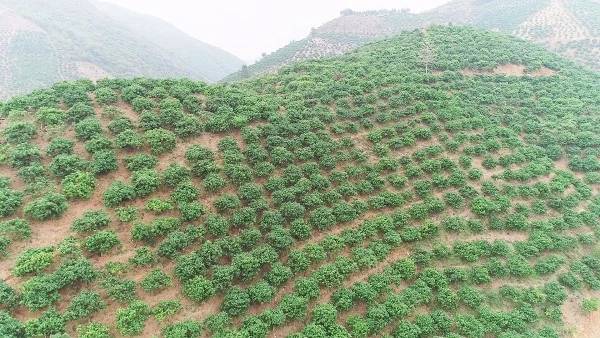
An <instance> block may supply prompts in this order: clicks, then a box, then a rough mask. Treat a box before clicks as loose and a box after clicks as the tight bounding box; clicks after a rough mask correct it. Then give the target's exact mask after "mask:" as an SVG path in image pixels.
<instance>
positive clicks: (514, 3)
mask: <svg viewBox="0 0 600 338" xmlns="http://www.w3.org/2000/svg"><path fill="white" fill-rule="evenodd" d="M598 17H600V3H598V2H597V1H593V0H527V1H522V0H454V1H451V2H449V3H448V4H446V5H443V6H440V7H438V8H435V9H433V10H430V11H427V12H424V13H421V14H414V13H411V12H409V11H408V10H389V11H388V10H381V11H368V12H354V11H351V10H346V11H343V12H342V13H341V16H340V17H338V18H336V19H334V20H332V21H330V22H327V23H325V24H324V25H322V26H320V27H318V28H315V29H313V30H312V32H311V33H310V35H309V36H308V37H306V38H305V39H302V40H300V41H294V42H291V43H290V44H289V45H287V46H284V47H282V48H281V49H279V50H277V51H275V52H273V53H271V54H268V55H266V56H265V57H264V58H262V59H261V60H259V61H258V62H256V63H255V64H253V65H250V66H248V67H247V68H244V70H243V71H240V72H237V73H234V74H232V75H230V76H229V77H227V78H226V79H227V80H235V79H240V78H247V77H249V76H253V75H256V74H261V73H264V72H272V71H274V70H276V69H279V68H280V67H282V66H285V65H289V64H292V63H295V62H298V61H300V60H307V59H315V58H321V57H331V56H336V55H341V54H343V53H346V52H348V51H350V50H353V49H355V48H357V47H358V46H362V45H364V44H365V43H368V42H371V41H375V40H379V39H382V38H386V37H390V36H393V35H395V34H398V33H399V32H401V31H405V30H412V29H416V28H422V27H427V26H430V25H441V24H444V25H446V24H454V25H470V26H475V27H480V28H483V29H490V30H495V31H500V32H504V33H508V34H512V35H514V36H517V37H520V38H523V39H526V40H529V41H532V42H535V43H537V44H539V45H541V46H544V47H545V48H547V49H548V50H551V51H553V52H556V53H559V54H561V55H563V56H565V57H567V58H569V59H572V60H574V61H576V62H578V63H579V64H582V65H585V66H587V67H590V68H592V69H594V70H600V61H598V60H600V24H599V20H598Z"/></svg>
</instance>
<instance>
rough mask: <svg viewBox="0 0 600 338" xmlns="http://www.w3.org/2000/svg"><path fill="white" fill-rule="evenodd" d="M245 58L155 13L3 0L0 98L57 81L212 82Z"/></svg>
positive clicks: (64, 0) (58, 0)
mask: <svg viewBox="0 0 600 338" xmlns="http://www.w3.org/2000/svg"><path fill="white" fill-rule="evenodd" d="M242 64H243V62H242V61H241V60H240V59H238V58H237V57H235V56H233V55H232V54H230V53H228V52H225V51H223V50H221V49H219V48H217V47H214V46H211V45H208V44H206V43H203V42H201V41H198V40H196V39H194V38H192V37H190V36H188V35H186V34H185V33H183V32H181V31H179V30H178V29H177V28H175V27H173V26H172V25H170V24H168V23H166V22H164V21H161V20H159V19H157V18H154V17H150V16H146V15H141V14H137V13H134V12H131V11H128V10H125V9H122V8H120V7H118V6H115V5H109V4H104V3H101V2H91V1H88V0H83V1H82V0H53V1H52V2H47V1H42V0H28V1H20V0H0V98H6V97H9V96H11V95H15V94H19V93H24V92H27V91H31V90H33V89H37V88H41V87H46V86H49V85H51V84H52V83H54V82H56V81H61V80H69V79H78V78H91V79H98V78H103V77H107V76H112V77H135V76H151V77H159V78H164V77H188V78H192V79H196V80H204V81H217V80H219V79H221V78H223V77H224V76H225V75H227V74H230V73H231V72H233V71H235V70H237V69H239V68H240V67H241V66H242Z"/></svg>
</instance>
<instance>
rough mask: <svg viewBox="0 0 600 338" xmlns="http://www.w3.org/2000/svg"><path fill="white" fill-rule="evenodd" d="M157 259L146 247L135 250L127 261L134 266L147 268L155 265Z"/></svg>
mask: <svg viewBox="0 0 600 338" xmlns="http://www.w3.org/2000/svg"><path fill="white" fill-rule="evenodd" d="M157 260H158V257H157V256H156V255H155V254H154V253H153V252H152V250H151V249H150V248H148V247H140V248H137V249H136V250H135V254H134V255H133V257H131V258H130V259H129V263H130V264H133V265H135V266H149V265H152V264H154V263H156V262H157Z"/></svg>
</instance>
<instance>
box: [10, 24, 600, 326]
mask: <svg viewBox="0 0 600 338" xmlns="http://www.w3.org/2000/svg"><path fill="white" fill-rule="evenodd" d="M0 112H1V114H2V117H3V118H2V119H1V120H0V130H1V134H2V137H3V142H4V143H2V144H1V145H0V176H2V177H1V178H0V202H1V203H0V217H2V218H0V253H1V254H2V258H1V259H0V277H1V278H0V336H9V337H10V336H16V337H22V336H50V335H52V334H59V333H63V332H67V333H68V334H69V335H71V336H75V335H77V336H79V337H109V336H111V335H112V336H135V335H140V336H144V337H149V336H157V335H159V334H160V335H161V336H163V337H167V338H174V337H201V336H209V335H213V336H220V337H223V336H226V337H264V336H269V337H283V336H286V335H289V334H291V335H292V336H293V337H307V338H308V337H311V338H312V337H349V336H350V335H351V336H353V337H365V336H374V337H381V336H384V335H386V334H391V335H393V336H394V337H411V336H412V337H415V336H416V337H430V336H431V337H434V336H445V337H454V336H456V337H459V336H460V337H469V338H470V337H536V338H551V337H570V336H574V337H594V336H595V335H594V334H595V333H596V332H598V320H597V319H598V313H597V312H595V313H592V314H588V313H587V312H584V311H591V312H593V309H594V307H597V306H598V304H597V300H594V299H595V298H597V297H599V296H600V294H599V292H598V291H597V290H599V289H600V255H599V254H598V252H600V251H599V250H598V249H599V248H600V245H599V242H598V240H599V236H600V231H599V230H600V228H599V223H598V222H599V218H600V196H599V193H600V158H599V154H600V136H599V135H600V75H599V74H598V73H595V72H591V71H589V70H586V69H584V68H583V67H579V66H577V65H575V64H574V63H572V62H570V61H567V60H564V59H562V58H560V57H558V56H556V55H554V54H551V53H548V52H547V51H545V50H543V49H542V48H541V47H537V46H534V45H532V44H530V43H528V42H526V41H522V40H518V39H516V38H514V37H510V36H506V35H500V34H497V33H491V32H484V31H479V30H476V29H472V28H459V27H451V28H449V27H433V28H430V29H428V30H426V31H424V32H421V31H413V32H407V33H403V34H401V35H399V36H397V37H395V38H393V39H390V40H385V41H380V42H376V43H373V44H369V45H367V46H364V47H362V48H359V49H358V50H356V51H354V52H351V53H349V54H348V55H345V56H342V57H338V58H332V59H328V60H317V61H309V62H300V63H298V64H296V65H294V66H291V67H287V68H285V69H283V70H282V71H281V72H279V73H278V74H276V75H268V76H264V77H260V78H257V79H255V80H250V81H245V82H243V83H238V84H234V85H206V84H204V83H200V82H194V81H189V80H179V81H174V80H150V79H135V80H120V79H109V80H103V81H99V82H98V83H97V84H93V83H92V82H90V81H78V82H67V83H61V84H57V85H55V86H53V87H52V88H49V89H46V90H40V91H36V92H34V93H31V94H30V95H27V96H22V97H17V98H15V99H13V100H11V101H8V102H5V103H3V104H2V105H0Z"/></svg>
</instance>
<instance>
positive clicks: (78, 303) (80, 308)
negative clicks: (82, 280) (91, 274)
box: [64, 291, 106, 320]
mask: <svg viewBox="0 0 600 338" xmlns="http://www.w3.org/2000/svg"><path fill="white" fill-rule="evenodd" d="M105 307H106V303H105V302H104V301H103V300H102V297H100V295H99V294H98V293H96V292H93V291H82V292H81V293H79V294H78V295H77V296H75V298H73V299H72V300H71V303H69V306H68V307H67V309H66V311H65V313H64V316H65V318H66V319H67V320H77V319H81V318H86V317H89V316H91V315H92V314H94V313H95V312H98V311H100V310H102V309H104V308H105Z"/></svg>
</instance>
